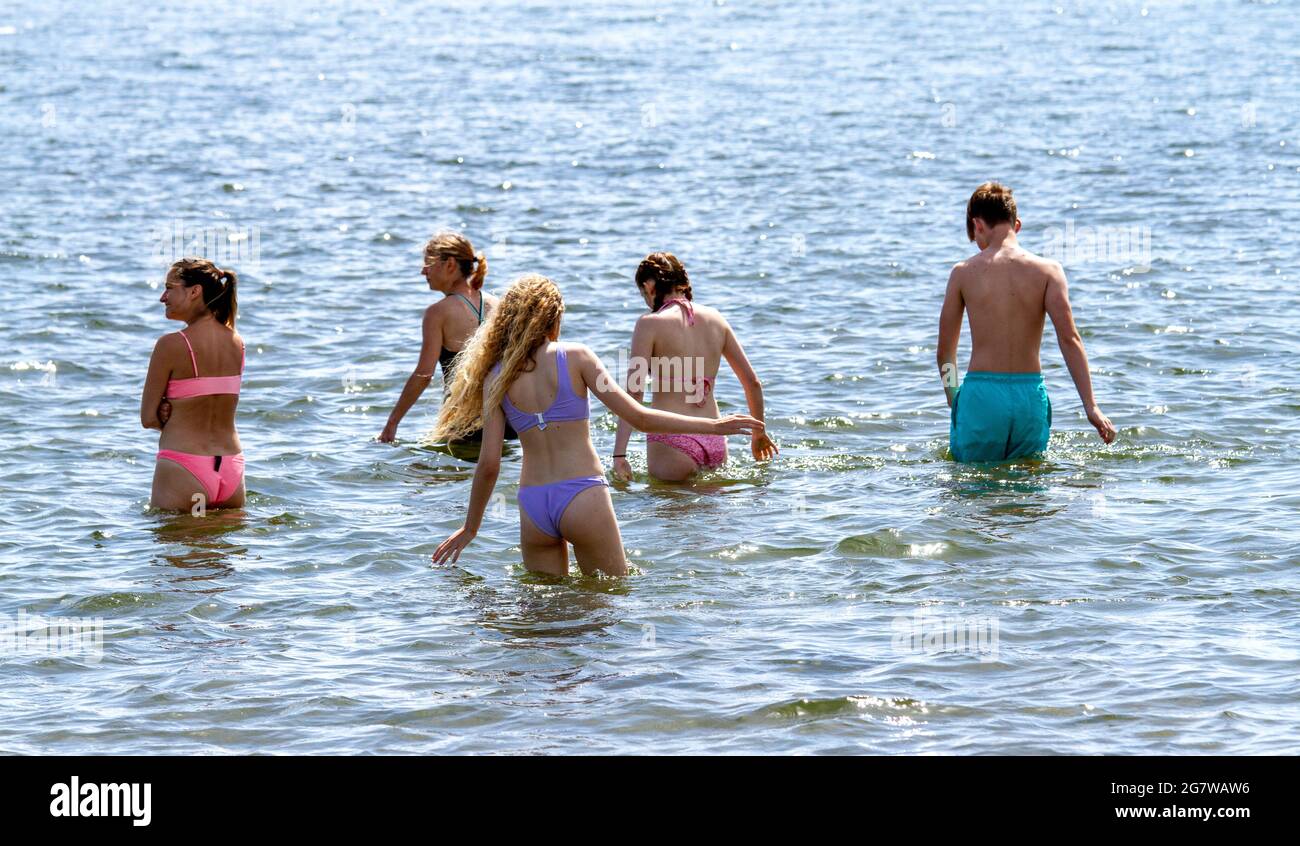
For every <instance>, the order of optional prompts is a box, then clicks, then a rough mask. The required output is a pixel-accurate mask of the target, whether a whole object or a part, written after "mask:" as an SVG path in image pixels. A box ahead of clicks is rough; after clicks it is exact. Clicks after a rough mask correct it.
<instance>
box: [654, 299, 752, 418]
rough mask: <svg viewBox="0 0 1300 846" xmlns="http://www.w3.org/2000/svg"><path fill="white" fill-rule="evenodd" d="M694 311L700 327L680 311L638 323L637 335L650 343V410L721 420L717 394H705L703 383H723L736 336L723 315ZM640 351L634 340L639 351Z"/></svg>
mask: <svg viewBox="0 0 1300 846" xmlns="http://www.w3.org/2000/svg"><path fill="white" fill-rule="evenodd" d="M692 311H693V314H694V323H692V322H691V321H690V320H688V319H687V314H686V312H685V311H684V310H683V309H682V308H681V307H680V306H676V305H670V306H669V307H668V308H665V309H662V310H661V311H658V312H654V313H652V314H647V315H645V316H643V317H642V318H640V320H639V321H638V327H637V334H638V335H642V337H644V338H645V339H646V340H647V341H648V343H649V351H648V352H649V354H648V356H647V357H648V358H649V360H650V370H649V375H650V376H651V377H652V379H653V385H652V387H653V388H654V396H653V398H652V401H651V404H650V405H651V407H652V408H657V409H659V410H661V411H671V412H674V413H676V414H685V415H688V416H691V417H710V418H712V417H717V416H718V403H717V401H716V400H714V398H713V391H712V390H711V389H709V390H708V391H707V392H706V391H705V388H704V381H703V380H704V379H705V378H707V379H708V381H709V382H710V383H712V382H713V381H714V380H716V379H717V377H718V369H719V368H720V367H721V365H722V357H723V350H724V348H725V347H726V345H727V338H728V337H729V335H730V333H731V330H730V327H729V326H728V325H727V322H726V320H725V319H723V317H722V314H721V313H719V312H718V310H717V309H714V308H710V307H708V306H702V305H694V304H692ZM642 333H644V334H642ZM642 343H644V342H642ZM639 345H640V344H638V343H636V339H634V346H639ZM640 354H644V350H635V349H634V350H633V355H640Z"/></svg>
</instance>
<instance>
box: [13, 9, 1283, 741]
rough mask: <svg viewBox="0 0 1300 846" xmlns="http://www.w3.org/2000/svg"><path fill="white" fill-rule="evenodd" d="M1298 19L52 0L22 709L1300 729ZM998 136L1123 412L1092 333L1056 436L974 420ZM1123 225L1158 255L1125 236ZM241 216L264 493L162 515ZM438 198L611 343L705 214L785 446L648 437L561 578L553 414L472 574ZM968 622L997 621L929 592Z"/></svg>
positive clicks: (255, 435)
mask: <svg viewBox="0 0 1300 846" xmlns="http://www.w3.org/2000/svg"><path fill="white" fill-rule="evenodd" d="M1297 29H1298V27H1297V25H1296V23H1295V17H1294V8H1292V7H1290V6H1289V4H1285V3H1279V4H1269V3H1248V2H1227V3H1221V4H1201V3H1180V2H1161V0H1149V2H1147V3H1145V4H1141V3H1128V2H1120V3H1106V4H1095V3H1077V2H1068V0H1061V2H1058V3H1057V4H1055V5H1054V4H1051V3H1036V2H1035V3H1025V4H1011V5H1006V4H1003V5H1001V6H997V7H996V13H995V12H994V7H993V6H991V5H990V6H989V8H988V9H985V10H979V9H974V8H972V4H968V3H951V4H920V5H917V4H892V3H889V4H880V5H879V6H878V7H874V8H868V7H866V5H865V4H860V3H857V2H812V1H811V0H793V2H792V1H791V0H782V1H781V2H778V0H766V1H765V2H742V0H726V2H721V0H718V2H713V3H708V2H662V3H656V4H642V3H622V4H616V3H600V4H586V3H558V2H550V1H549V0H547V2H533V3H525V4H516V3H488V4H482V5H480V4H464V5H461V4H452V5H445V6H435V5H419V4H408V3H398V2H329V0H324V2H320V1H318V2H312V3H306V2H296V1H295V2H287V3H282V4H251V5H249V4H229V3H215V2H196V3H179V2H161V3H153V4H150V5H149V6H148V8H147V10H146V9H142V8H141V7H139V6H137V5H136V4H129V3H124V2H120V0H114V2H106V3H100V4H94V5H93V6H92V7H88V6H86V5H85V4H82V3H74V2H67V0H46V2H39V3H38V2H33V0H17V2H16V3H12V2H11V3H8V4H6V5H5V6H4V7H3V10H0V136H2V137H3V142H2V143H0V178H2V179H3V185H4V189H3V190H2V191H0V214H2V215H3V221H4V223H3V227H2V228H0V338H2V339H3V347H2V348H0V485H2V486H3V488H2V495H0V614H3V615H4V617H3V618H0V623H5V630H6V631H8V632H10V633H11V635H12V633H13V632H14V631H15V630H17V632H18V637H17V638H15V637H12V636H10V637H9V638H8V639H7V640H3V641H0V662H2V663H0V678H2V679H3V682H4V683H3V685H2V686H0V751H5V752H21V753H36V752H57V753H157V752H202V753H227V752H232V753H240V752H254V751H276V752H331V753H338V752H348V753H352V752H373V753H399V752H400V753H416V752H526V753H539V752H560V751H565V752H723V753H733V752H802V753H839V752H876V753H895V752H898V753H932V752H949V753H952V752H955V753H1017V752H1081V753H1129V752H1227V753H1261V752H1290V753H1296V752H1300V731H1297V728H1296V726H1297V724H1300V683H1298V682H1297V677H1300V613H1298V611H1297V603H1298V600H1300V577H1298V576H1297V564H1298V563H1300V529H1297V525H1296V524H1297V514H1298V512H1300V471H1298V470H1297V466H1296V463H1295V450H1296V448H1297V446H1298V445H1300V438H1298V435H1300V426H1298V425H1297V420H1298V412H1300V388H1297V386H1296V381H1295V379H1294V378H1293V377H1294V373H1295V366H1294V362H1293V360H1292V359H1293V357H1294V354H1295V351H1296V349H1297V347H1298V346H1300V318H1297V308H1298V307H1300V296H1298V295H1297V293H1296V281H1297V280H1296V273H1295V270H1294V262H1295V258H1296V254H1297V246H1298V245H1300V238H1298V237H1297V235H1296V231H1297V223H1300V214H1298V212H1300V199H1298V198H1300V155H1297V148H1298V146H1300V133H1298V132H1297V116H1298V115H1300V94H1297V92H1298V91H1300V85H1297V81H1298V80H1297V76H1298V74H1297V71H1296V68H1297V67H1298V65H1297V60H1298V59H1300V46H1298V45H1300V37H1297V35H1298V33H1297ZM988 178H1000V179H1003V180H1005V181H1007V182H1009V183H1010V184H1012V185H1013V186H1015V188H1016V189H1017V197H1018V199H1019V202H1020V214H1021V217H1022V219H1023V220H1024V222H1025V227H1024V230H1023V232H1022V241H1023V243H1025V245H1026V246H1028V247H1030V248H1031V249H1046V248H1047V247H1048V246H1049V245H1050V244H1051V242H1052V239H1053V238H1055V237H1058V236H1059V235H1060V233H1062V232H1066V233H1070V232H1073V233H1074V234H1073V235H1071V236H1070V237H1072V238H1074V239H1075V241H1074V246H1075V247H1077V248H1079V249H1076V253H1077V254H1076V255H1074V256H1073V260H1072V261H1071V262H1070V263H1069V264H1068V265H1067V270H1068V272H1069V274H1070V278H1071V286H1072V295H1073V299H1074V303H1075V310H1076V316H1077V319H1078V321H1079V323H1080V325H1081V327H1082V330H1083V333H1084V337H1085V339H1086V342H1087V344H1088V350H1089V353H1090V355H1091V357H1092V364H1093V368H1094V378H1095V380H1096V387H1097V393H1098V397H1099V399H1100V401H1101V402H1102V404H1103V407H1104V408H1105V409H1106V411H1107V412H1108V413H1109V414H1110V416H1111V418H1112V419H1113V420H1114V421H1115V423H1116V424H1117V426H1119V427H1120V429H1121V435H1120V438H1119V440H1118V442H1117V443H1116V444H1114V445H1112V446H1110V447H1105V446H1103V445H1102V444H1101V443H1100V441H1099V440H1097V439H1096V437H1095V435H1093V434H1092V432H1091V430H1090V429H1089V427H1088V426H1087V423H1086V421H1085V420H1084V419H1083V417H1082V414H1081V412H1080V410H1079V406H1078V400H1077V397H1076V396H1075V394H1074V390H1073V387H1072V385H1071V383H1070V380H1069V376H1068V374H1067V373H1066V371H1065V369H1064V367H1063V366H1062V364H1061V359H1060V355H1059V353H1058V352H1057V350H1056V347H1055V339H1054V336H1053V335H1052V333H1051V331H1050V329H1049V331H1048V333H1047V335H1048V337H1047V339H1046V340H1045V349H1044V361H1045V367H1046V370H1045V375H1046V378H1047V382H1048V387H1049V390H1050V391H1051V395H1052V398H1053V401H1054V403H1055V408H1056V414H1055V418H1056V429H1055V433H1054V435H1053V438H1052V442H1051V448H1050V451H1049V453H1048V456H1047V458H1046V460H1045V461H1044V462H1043V463H1041V464H1037V465H1033V464H1026V465H1018V466H1011V467H1004V468H1000V469H973V468H966V467H961V466H957V465H954V464H953V463H952V462H950V461H949V460H947V459H946V456H945V450H946V446H947V442H946V438H947V407H946V405H945V403H944V400H943V393H942V390H941V388H940V386H939V384H938V380H937V378H936V375H935V372H934V336H935V330H936V325H937V315H938V309H939V304H940V301H941V299H942V296H943V287H944V282H945V280H946V278H947V270H948V267H949V266H950V265H951V263H952V262H954V261H956V260H958V259H960V258H961V257H962V256H964V255H965V254H967V252H968V251H969V249H970V248H969V245H967V244H966V243H965V240H964V231H963V210H964V202H965V198H966V197H967V196H968V194H969V192H970V191H971V189H972V188H973V187H974V186H975V185H976V184H978V183H979V182H981V181H983V180H984V179H988ZM1098 226H1113V227H1137V230H1136V231H1138V232H1140V233H1141V234H1142V236H1143V237H1141V238H1139V239H1137V241H1135V242H1134V243H1135V244H1138V245H1141V244H1143V243H1149V254H1146V255H1127V254H1125V255H1114V254H1111V253H1109V252H1103V254H1101V255H1095V254H1094V255H1090V254H1089V253H1088V248H1087V242H1086V241H1084V238H1085V234H1084V233H1085V232H1091V231H1092V230H1091V229H1089V228H1094V227H1098ZM221 227H229V228H231V229H233V230H236V231H238V230H244V231H247V232H250V233H252V234H253V235H254V236H255V242H254V240H253V239H252V238H250V240H249V241H246V242H244V244H243V247H244V248H245V249H246V250H248V252H247V253H245V254H244V255H243V256H241V257H240V258H239V259H238V260H236V261H234V262H232V263H233V264H234V266H235V267H236V268H237V269H238V270H240V272H241V274H242V279H243V282H242V283H241V285H240V291H239V296H240V305H241V310H240V314H241V321H240V329H241V331H242V332H243V333H244V335H245V337H246V338H247V339H248V342H249V357H248V372H247V378H246V381H245V392H244V394H243V396H242V397H241V403H240V416H239V425H240V430H241V434H242V437H243V441H244V445H245V451H246V453H247V456H248V461H249V464H248V484H249V492H250V496H249V500H248V507H247V509H246V510H245V511H243V512H241V513H221V514H216V513H213V514H210V515H209V516H207V517H206V518H202V519H198V518H193V517H190V516H188V515H187V516H180V517H175V516H166V515H160V514H158V513H155V512H151V511H150V510H149V509H148V507H147V506H148V492H149V483H150V479H151V475H152V467H153V457H152V456H153V452H154V449H155V444H156V441H155V435H154V434H153V433H149V432H145V431H143V430H141V429H140V427H139V424H138V420H137V410H138V403H139V389H140V386H141V383H142V381H143V378H144V372H145V367H146V363H147V361H148V356H149V352H150V349H151V347H152V344H153V342H154V341H155V339H156V338H157V337H158V336H159V335H160V334H162V333H163V332H165V331H169V330H173V329H175V328H177V327H176V325H174V324H168V323H167V322H166V321H165V320H164V319H163V316H162V312H161V306H160V305H158V304H157V303H156V300H157V297H158V295H159V289H158V279H159V276H160V275H161V266H160V265H159V264H158V257H159V256H160V255H164V254H167V253H168V251H169V250H170V245H169V242H168V241H167V238H168V237H169V236H168V235H167V234H166V233H167V232H169V231H172V230H174V229H176V228H180V229H183V230H184V231H186V232H191V233H192V232H194V231H199V232H202V231H204V230H205V229H206V230H207V231H221V232H225V231H227V230H224V229H221ZM444 227H454V228H458V229H463V230H464V231H465V232H466V233H467V234H468V235H469V236H470V237H471V238H472V239H473V240H474V241H475V242H476V244H478V245H479V246H481V247H484V248H486V250H487V252H488V255H489V257H490V260H491V273H490V276H489V287H490V288H491V289H493V290H496V291H500V290H502V289H503V287H504V286H505V284H506V283H507V282H508V281H509V279H510V278H512V277H513V276H515V275H517V274H519V273H523V272H527V271H539V272H542V273H546V274H548V275H550V276H552V277H553V278H554V279H556V280H557V281H558V282H559V284H560V285H561V287H562V289H563V291H564V293H565V295H566V298H567V302H568V314H567V317H566V322H565V327H564V328H565V337H566V338H568V339H571V340H580V341H582V342H584V343H587V344H589V345H590V346H592V347H593V348H594V349H595V350H597V352H599V353H600V354H601V355H603V356H606V357H608V359H609V360H610V361H611V363H612V362H614V361H616V360H617V355H618V350H619V349H620V347H626V345H627V344H628V340H629V337H630V333H631V328H632V324H633V322H634V320H635V318H636V317H637V315H638V314H639V313H640V310H641V304H640V301H639V298H638V297H637V296H636V292H635V290H634V289H633V286H632V283H631V275H632V272H633V270H634V269H635V266H636V263H637V261H638V260H639V259H640V258H641V257H642V256H643V255H644V254H645V253H647V252H650V251H652V250H656V249H668V250H672V251H674V252H676V253H678V254H679V255H680V256H681V257H682V258H683V259H684V261H685V263H686V265H687V267H688V269H689V270H690V271H691V276H692V279H693V281H694V285H695V291H696V294H697V298H698V299H699V300H700V301H701V302H705V303H709V304H712V305H716V306H719V307H720V308H722V309H723V311H724V312H725V313H726V315H727V316H728V318H729V319H730V321H731V322H732V324H733V325H734V326H735V327H736V328H737V331H738V333H739V334H740V336H741V338H742V340H743V341H744V343H745V345H746V347H747V350H748V352H749V354H750V356H751V358H752V360H753V362H754V364H755V366H756V368H757V369H758V371H759V374H760V375H761V377H762V378H763V380H764V383H765V385H766V391H767V397H768V408H769V415H770V416H769V421H770V426H771V429H772V430H773V431H774V433H775V435H776V437H777V439H778V440H779V442H780V444H781V447H782V453H781V456H780V458H779V459H778V460H776V461H774V462H772V463H771V464H770V465H769V466H758V465H756V464H755V463H754V462H753V461H752V459H751V458H750V457H749V455H748V453H747V451H746V450H744V448H743V444H742V442H741V441H740V440H738V439H733V442H732V456H731V458H732V460H731V463H730V464H729V465H728V467H727V469H726V471H725V472H723V473H721V474H717V475H714V476H710V477H707V478H705V479H702V480H700V481H699V482H698V483H696V484H694V485H690V486H669V485H659V484H648V483H647V480H646V478H645V476H644V461H643V459H640V458H639V456H638V453H640V452H642V443H643V441H641V440H640V439H637V440H635V441H634V442H633V447H634V448H633V453H634V462H636V461H639V462H640V463H639V464H635V466H637V467H638V468H639V470H640V471H641V472H642V475H641V476H640V477H639V478H638V479H637V481H635V482H634V483H633V484H631V485H629V486H626V487H623V488H619V489H616V490H615V492H614V503H615V508H616V510H617V512H618V515H619V518H620V521H621V523H622V527H623V532H624V540H625V542H626V544H627V547H628V552H629V556H630V558H631V560H632V562H633V564H634V567H635V572H634V575H632V576H631V577H629V578H627V579H626V580H623V581H612V580H602V579H584V578H578V577H574V578H569V579H560V580H557V579H549V578H541V577H538V576H535V575H530V574H527V573H525V572H524V571H523V569H522V567H521V566H520V564H519V554H518V549H517V519H518V518H517V516H516V511H515V493H516V489H517V484H516V483H517V478H518V470H517V468H518V460H519V456H518V453H517V451H515V452H511V453H510V454H509V455H508V456H507V459H506V463H505V469H504V471H503V474H502V480H501V484H500V486H499V488H498V490H499V491H500V493H501V494H502V495H503V498H502V499H501V500H499V501H498V502H499V507H498V508H496V509H495V510H494V514H493V516H490V517H489V519H488V521H487V522H486V524H485V528H484V531H483V533H482V534H481V535H480V537H479V539H478V540H476V541H475V543H474V544H473V545H472V546H471V548H470V550H469V551H468V553H467V554H466V555H465V556H464V557H463V558H462V559H461V562H460V564H459V566H457V567H453V568H443V569H435V568H432V567H431V566H430V565H429V554H430V553H431V552H432V551H433V549H434V547H435V546H436V545H437V543H438V542H439V541H440V540H441V539H442V538H443V537H445V535H446V534H447V533H449V532H450V531H451V530H453V529H454V528H455V527H456V526H457V525H459V521H460V518H461V515H462V514H463V510H464V506H465V501H466V498H467V496H468V491H469V485H470V477H471V473H472V469H473V465H471V464H468V463H466V462H464V461H461V460H458V459H457V458H454V457H452V456H449V455H446V454H443V453H440V452H436V451H433V450H429V449H425V448H422V447H421V446H420V445H419V443H418V438H419V435H420V434H421V433H422V432H423V431H424V430H425V429H426V428H427V427H428V425H429V424H430V423H431V422H432V418H433V415H434V413H435V412H436V408H437V395H438V393H439V392H438V391H437V389H436V388H434V389H432V390H430V391H429V393H428V394H427V399H426V401H423V402H422V403H421V404H420V405H419V406H418V407H417V408H416V410H415V411H414V412H413V413H412V414H411V415H410V416H409V417H408V418H407V420H406V422H405V423H404V425H403V427H402V436H403V440H402V443H401V444H399V445H398V446H395V447H393V446H386V445H381V444H378V443H376V442H374V441H373V438H374V436H375V435H376V434H378V432H379V430H380V428H381V427H382V425H383V421H384V419H385V417H386V415H387V413H388V410H389V408H390V407H391V405H392V403H393V401H394V400H395V399H396V397H397V394H398V392H399V390H400V388H401V385H402V382H403V380H404V379H405V377H406V375H407V374H408V373H409V372H410V368H411V366H412V365H413V364H414V362H415V357H416V353H417V349H418V342H419V318H420V312H421V309H422V308H424V307H425V306H426V305H427V304H428V303H429V302H430V297H431V295H430V293H429V292H428V290H427V289H426V288H425V287H424V284H423V281H422V279H421V278H420V276H419V265H420V257H419V253H420V248H421V245H422V244H423V242H424V240H425V239H426V238H427V237H428V236H429V235H430V234H431V233H432V232H434V231H436V230H438V229H441V228H444ZM1146 238H1149V241H1145V239H1146ZM1081 244H1082V246H1081ZM253 247H256V254H254V252H253V250H252V248H253ZM1131 252H1141V251H1139V250H1135V251H1131ZM968 349H969V347H968V346H967V345H966V344H965V342H963V354H964V353H965V351H968ZM718 394H719V398H720V400H724V401H725V403H724V407H725V408H728V409H731V410H741V409H743V396H742V394H741V392H740V389H739V386H738V384H737V383H736V381H735V379H734V377H733V376H731V374H730V373H729V372H727V371H724V374H723V378H722V379H721V380H720V382H719V387H718ZM594 430H595V437H596V440H597V445H598V447H599V448H600V450H601V452H602V454H603V455H608V453H609V452H610V447H611V445H612V442H613V437H614V421H613V420H612V419H611V418H610V417H609V416H608V415H605V416H603V417H602V416H600V414H599V413H598V414H597V417H596V419H595V425H594ZM38 617H44V618H65V617H66V618H79V619H89V620H94V619H95V618H100V619H102V622H103V644H102V650H96V649H94V647H93V645H92V646H90V647H88V648H83V649H79V650H73V651H71V652H68V653H67V654H59V653H53V654H52V653H49V652H43V651H42V650H41V649H40V648H38V647H39V644H41V643H42V641H41V640H40V635H42V633H43V632H44V631H45V630H43V629H41V628H40V626H41V623H40V622H39V621H38V620H36V618H38ZM34 621H35V622H34ZM918 624H919V625H920V626H921V627H922V628H921V631H920V632H917V631H915V627H916V626H917V625H918ZM935 626H938V628H937V629H935V628H933V627H935ZM958 626H959V627H961V629H962V631H969V632H974V631H976V630H978V632H979V633H980V634H982V635H984V636H985V638H984V639H983V640H975V641H968V642H967V643H966V644H965V646H964V647H963V648H957V647H958V646H960V645H954V644H952V643H951V642H948V641H944V640H943V639H942V637H940V638H939V639H935V638H933V637H930V636H929V635H930V633H931V632H933V631H938V632H939V633H940V635H942V633H943V631H945V627H950V628H952V627H958ZM917 634H919V635H920V636H919V637H916V638H914V637H913V635H917ZM34 644H35V645H34Z"/></svg>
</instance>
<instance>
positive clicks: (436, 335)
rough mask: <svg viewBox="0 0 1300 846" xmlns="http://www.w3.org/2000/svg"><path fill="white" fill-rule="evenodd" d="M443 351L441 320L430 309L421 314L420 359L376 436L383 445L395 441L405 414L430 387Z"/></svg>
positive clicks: (432, 307)
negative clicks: (422, 318) (422, 321)
mask: <svg viewBox="0 0 1300 846" xmlns="http://www.w3.org/2000/svg"><path fill="white" fill-rule="evenodd" d="M441 352H442V318H441V317H440V316H439V315H438V313H437V311H436V310H435V308H434V306H429V308H428V309H426V310H425V312H424V327H423V340H422V341H421V342H420V360H419V361H418V362H417V363H416V365H415V371H414V372H413V373H411V375H410V376H409V377H407V379H406V385H405V387H403V388H402V395H401V396H400V397H398V398H397V405H395V406H393V411H392V413H391V414H389V415H388V423H386V424H385V425H384V430H383V431H382V432H380V433H379V440H380V441H381V442H383V443H386V444H387V443H392V442H393V441H394V440H396V439H397V427H398V426H399V425H401V423H402V418H403V417H405V416H406V412H408V411H410V410H411V406H413V405H415V403H416V401H417V400H419V399H420V395H421V394H423V393H424V389H425V388H427V387H429V382H430V381H432V380H433V372H434V370H436V369H437V367H438V355H439V354H440V353H441Z"/></svg>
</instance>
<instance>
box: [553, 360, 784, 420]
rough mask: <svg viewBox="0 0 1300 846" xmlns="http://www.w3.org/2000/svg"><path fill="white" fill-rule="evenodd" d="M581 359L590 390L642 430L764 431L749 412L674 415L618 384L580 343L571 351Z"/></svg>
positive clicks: (583, 377)
mask: <svg viewBox="0 0 1300 846" xmlns="http://www.w3.org/2000/svg"><path fill="white" fill-rule="evenodd" d="M570 354H571V355H572V356H573V358H575V359H576V360H577V361H578V362H579V367H580V370H581V373H582V380H583V381H584V382H585V383H586V384H587V389H588V390H589V391H591V392H592V393H593V394H595V395H596V397H597V399H599V400H600V401H601V402H603V403H604V404H605V407H606V408H608V409H609V410H610V411H612V412H614V413H615V414H617V415H618V416H619V417H621V418H623V419H624V420H626V421H627V422H628V423H631V424H632V426H633V428H635V429H637V430H638V431H641V432H677V433H681V434H685V435H739V434H741V433H742V432H743V433H749V432H752V431H759V432H762V431H763V421H761V420H755V419H754V418H753V417H750V416H749V415H746V414H729V415H727V416H726V417H720V418H711V417H690V416H688V415H685V414H673V413H672V412H670V411H659V410H658V409H655V408H649V407H647V406H644V405H642V404H641V403H639V402H637V401H636V400H634V399H632V397H630V396H628V393H627V391H625V390H623V389H622V388H620V387H619V386H618V383H617V382H615V381H614V379H613V377H612V376H610V375H609V371H608V370H606V369H605V365H604V364H602V363H601V361H600V359H599V358H597V357H596V354H595V353H594V352H592V351H591V350H590V349H588V348H587V347H585V346H583V345H581V344H574V345H573V347H572V348H571V353H570Z"/></svg>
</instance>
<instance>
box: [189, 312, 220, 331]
mask: <svg viewBox="0 0 1300 846" xmlns="http://www.w3.org/2000/svg"><path fill="white" fill-rule="evenodd" d="M205 320H212V321H214V322H215V321H216V318H215V317H213V316H212V312H210V311H205V312H203V314H200V315H198V316H197V317H192V318H190V319H189V320H186V321H185V328H186V329H193V328H194V327H195V326H197V325H199V324H200V323H202V322H203V321H205Z"/></svg>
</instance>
